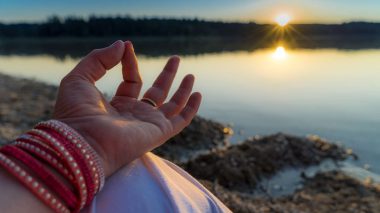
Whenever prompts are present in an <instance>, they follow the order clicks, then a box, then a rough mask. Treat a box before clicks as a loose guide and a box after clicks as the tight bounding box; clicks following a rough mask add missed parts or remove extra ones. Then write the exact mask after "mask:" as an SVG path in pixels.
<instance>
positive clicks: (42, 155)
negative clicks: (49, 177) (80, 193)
mask: <svg viewBox="0 0 380 213" xmlns="http://www.w3.org/2000/svg"><path fill="white" fill-rule="evenodd" d="M12 144H14V145H15V146H17V147H19V148H21V149H23V150H24V151H26V152H28V153H31V154H33V155H34V156H36V157H37V158H38V159H40V160H42V161H45V162H46V163H47V164H49V166H51V167H53V168H54V169H55V170H57V171H58V172H59V174H61V175H62V176H63V177H64V178H66V179H68V181H70V182H71V181H73V179H74V177H73V175H72V174H71V172H69V170H67V169H66V168H65V166H64V165H63V164H62V163H61V161H60V159H58V157H57V156H54V155H52V153H50V152H49V151H50V150H48V149H46V148H45V147H44V146H39V145H40V144H34V143H33V141H24V140H16V141H15V142H13V143H12Z"/></svg>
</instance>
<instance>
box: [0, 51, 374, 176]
mask: <svg viewBox="0 0 380 213" xmlns="http://www.w3.org/2000/svg"><path fill="white" fill-rule="evenodd" d="M137 51H138V49H137ZM78 60H79V59H76V58H71V57H60V58H57V57H53V56H51V55H49V54H44V53H43V51H42V52H41V53H38V54H28V55H23V54H22V53H20V52H17V53H13V54H11V55H10V54H4V53H3V54H1V55H0V72H2V73H6V74H10V75H13V76H22V77H28V78H35V79H38V80H40V81H44V82H47V83H50V84H58V83H59V81H60V79H61V78H62V77H63V76H64V75H65V74H66V73H67V72H68V71H70V69H71V68H72V67H73V66H74V65H75V64H76V63H77V62H78ZM165 60H166V56H165V57H163V56H149V57H148V56H146V55H139V61H140V69H141V72H142V76H143V79H144V81H145V83H146V84H145V87H144V89H146V88H147V87H148V85H149V84H151V83H152V82H153V79H154V77H155V76H156V75H157V74H158V73H159V72H160V70H161V68H162V67H163V65H164V63H165ZM187 73H193V74H195V76H196V78H197V82H196V85H195V89H196V90H198V91H201V92H202V93H203V96H204V102H203V105H202V107H201V109H200V115H202V116H204V117H206V118H212V119H215V120H218V121H221V122H225V123H231V124H233V125H234V129H235V132H236V135H235V136H234V138H233V140H234V141H239V140H243V139H244V138H246V137H248V136H252V135H256V134H270V133H276V132H279V131H281V132H286V133H291V134H297V135H306V134H317V135H320V136H322V137H324V138H327V139H330V140H333V141H340V142H342V143H343V144H345V145H346V146H347V147H350V148H353V150H354V152H356V153H358V154H359V156H360V158H361V160H360V161H359V162H357V164H358V165H359V166H362V165H363V164H365V163H368V164H370V165H371V170H372V171H374V172H376V173H380V164H378V163H377V162H378V161H379V160H380V49H373V50H371V49H364V50H336V49H313V50H311V49H309V50H308V49H287V48H283V47H280V46H277V47H276V46H275V47H273V48H267V49H258V50H254V51H234V52H220V53H207V54H198V55H196V56H192V55H187V56H184V57H182V63H181V67H180V70H179V73H178V76H179V77H182V76H184V75H185V74H187ZM120 81H121V73H120V67H116V68H114V69H113V70H111V71H109V73H108V75H107V76H106V77H105V78H104V79H102V80H101V81H100V82H98V84H97V85H98V86H99V88H100V89H101V90H102V91H104V92H105V93H107V94H113V91H115V89H116V87H117V85H118V84H119V82H120ZM178 83H179V80H178V79H177V81H176V82H175V84H174V87H176V86H177V85H178ZM239 132H240V133H239Z"/></svg>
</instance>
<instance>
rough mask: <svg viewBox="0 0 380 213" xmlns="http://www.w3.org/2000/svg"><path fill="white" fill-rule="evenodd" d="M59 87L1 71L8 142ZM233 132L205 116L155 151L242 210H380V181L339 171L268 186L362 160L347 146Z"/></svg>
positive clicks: (1, 127)
mask: <svg viewBox="0 0 380 213" xmlns="http://www.w3.org/2000/svg"><path fill="white" fill-rule="evenodd" d="M56 91H57V88H56V87H54V86H48V85H45V84H42V83H39V82H36V81H33V80H26V79H17V78H12V77H9V76H5V75H2V74H0V143H1V144H5V143H8V142H9V141H11V140H12V139H13V138H15V137H16V136H17V135H19V134H21V133H22V132H23V131H25V130H27V129H29V128H31V127H32V126H33V125H34V124H35V123H36V122H38V121H41V120H47V119H49V118H50V116H51V113H52V110H53V106H54V102H55V95H56ZM228 132H230V131H228V128H227V127H226V126H225V125H223V124H221V123H218V122H215V121H210V120H207V119H204V118H201V117H197V118H195V119H194V121H193V122H192V124H191V125H190V126H189V127H188V128H186V129H185V130H184V131H183V132H182V133H180V134H179V135H177V136H176V137H174V138H173V139H171V140H170V141H169V142H168V143H166V144H165V145H164V146H162V147H160V148H158V149H157V150H155V151H154V152H155V153H156V154H158V155H160V156H162V157H164V158H166V159H169V160H171V161H174V162H176V163H177V164H179V165H180V166H181V167H183V168H184V169H185V170H187V171H188V172H189V173H191V174H192V175H193V176H195V177H196V178H197V179H198V180H200V181H201V182H202V183H203V184H204V185H205V186H206V187H208V188H209V189H210V190H211V191H212V192H213V193H215V194H216V195H217V196H218V197H219V198H220V199H221V200H222V201H223V202H225V203H226V204H227V205H228V206H229V207H230V208H231V209H232V210H233V211H234V212H380V204H379V202H378V201H379V200H380V187H379V186H378V185H374V184H372V183H371V181H366V182H360V181H358V180H356V179H353V178H351V177H349V176H348V175H346V174H345V173H343V172H342V171H339V170H336V171H335V170H333V171H325V172H320V173H317V174H316V175H313V176H308V175H305V174H304V173H301V174H299V176H300V177H298V176H297V178H300V179H302V183H301V184H300V185H299V187H298V188H297V189H295V190H294V192H292V193H289V194H285V195H282V196H271V194H268V193H263V192H262V189H260V187H262V183H263V181H265V180H267V179H269V178H272V177H274V176H276V175H277V174H278V173H280V172H282V171H286V170H289V169H296V168H309V167H312V166H316V165H320V164H321V163H323V162H325V161H326V160H330V161H332V162H337V163H338V162H341V161H343V160H345V159H355V158H357V156H355V155H354V154H353V153H352V152H351V151H347V150H346V149H345V148H344V147H342V146H338V145H335V144H334V143H331V142H329V141H326V140H324V139H321V138H319V137H317V136H310V137H296V136H291V135H287V134H281V133H279V134H276V135H271V136H265V137H259V136H255V137H252V138H249V139H247V140H246V141H244V142H243V143H241V144H236V145H231V144H230V143H229V141H228V134H227V133H228ZM359 157H360V156H359ZM295 178H296V177H295ZM281 187H282V186H278V188H279V190H280V189H281ZM259 191H260V193H258V192H259Z"/></svg>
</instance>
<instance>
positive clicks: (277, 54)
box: [272, 46, 288, 60]
mask: <svg viewBox="0 0 380 213" xmlns="http://www.w3.org/2000/svg"><path fill="white" fill-rule="evenodd" d="M287 57H288V54H287V52H286V50H285V48H284V47H283V46H278V47H277V48H276V50H275V51H274V53H273V54H272V58H273V59H275V60H285V59H286V58H287Z"/></svg>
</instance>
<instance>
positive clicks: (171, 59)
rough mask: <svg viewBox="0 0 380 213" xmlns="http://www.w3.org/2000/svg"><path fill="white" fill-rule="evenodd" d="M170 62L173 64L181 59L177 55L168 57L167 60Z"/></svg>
mask: <svg viewBox="0 0 380 213" xmlns="http://www.w3.org/2000/svg"><path fill="white" fill-rule="evenodd" d="M169 60H170V61H173V62H178V63H179V62H180V61H181V57H179V55H173V56H171V57H170V59H169Z"/></svg>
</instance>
